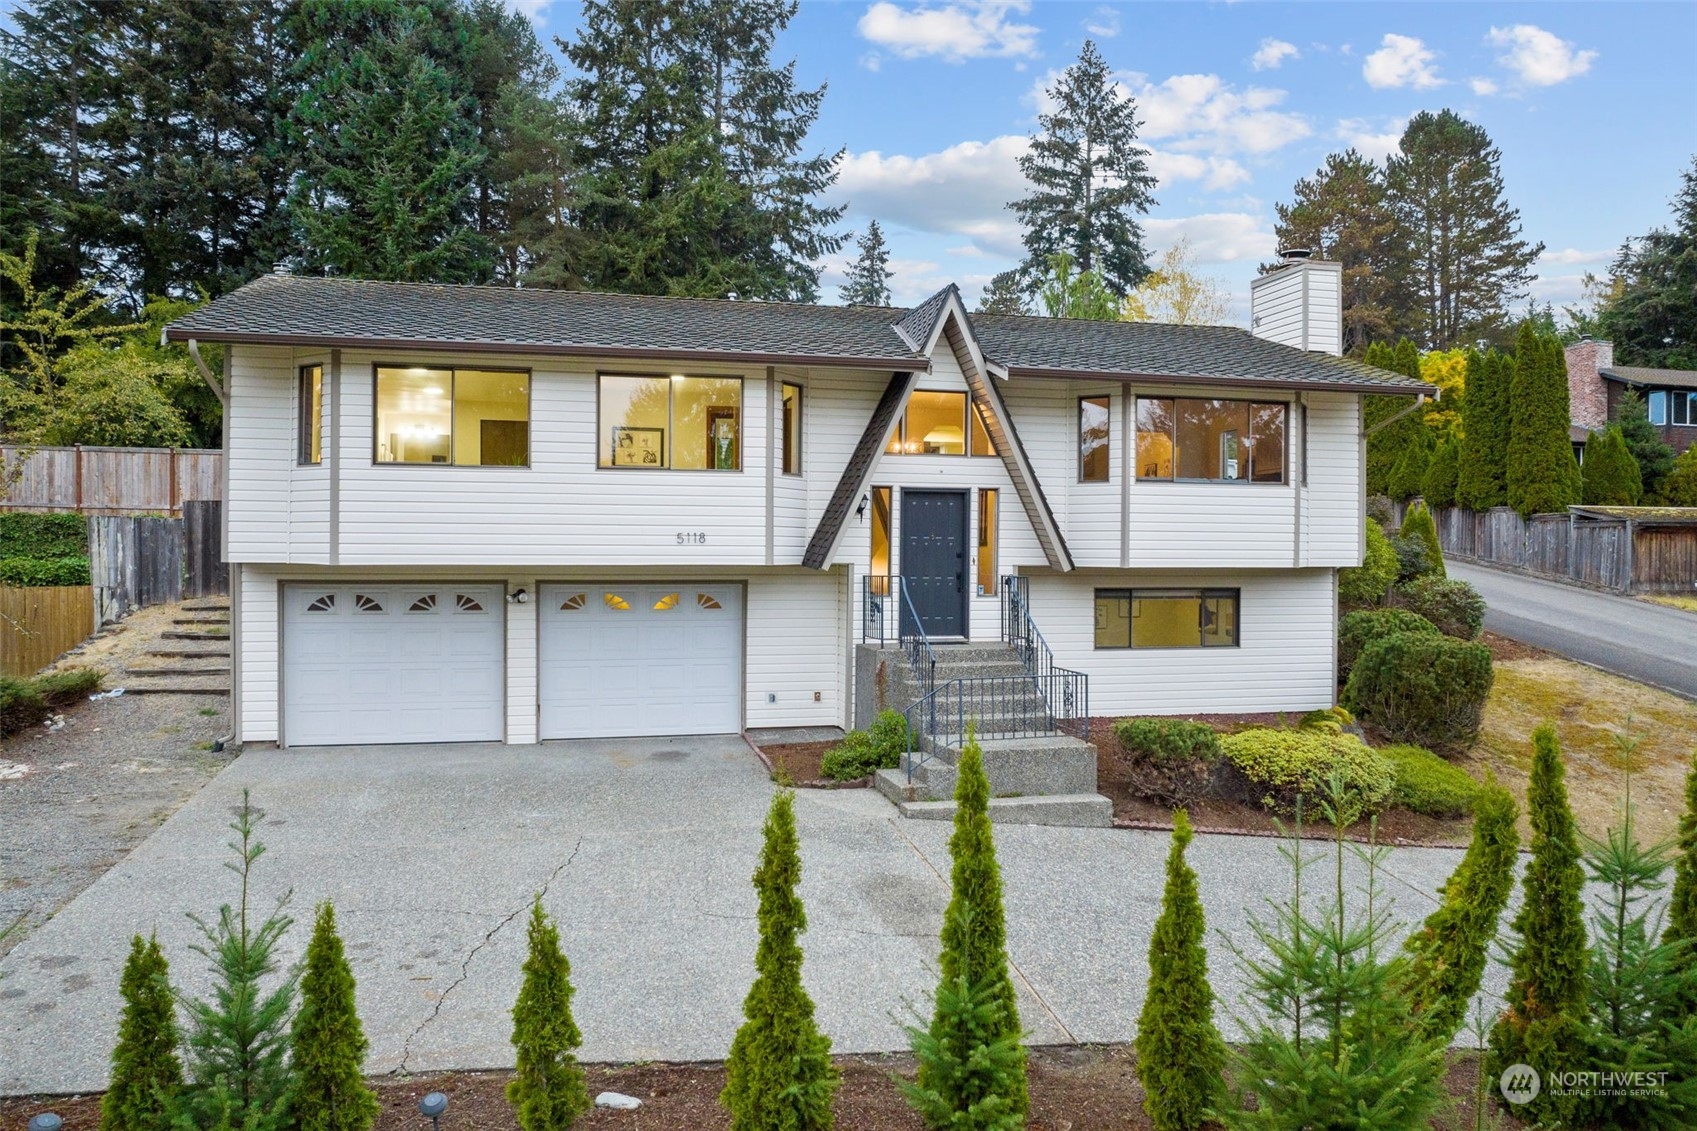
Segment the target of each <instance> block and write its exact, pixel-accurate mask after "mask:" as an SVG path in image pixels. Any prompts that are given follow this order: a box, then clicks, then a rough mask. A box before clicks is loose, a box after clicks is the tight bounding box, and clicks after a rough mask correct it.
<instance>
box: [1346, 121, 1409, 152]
mask: <svg viewBox="0 0 1697 1131" xmlns="http://www.w3.org/2000/svg"><path fill="white" fill-rule="evenodd" d="M1407 126H1408V119H1407V118H1392V119H1390V120H1389V121H1388V122H1384V123H1381V124H1379V125H1377V126H1376V125H1375V124H1374V123H1373V122H1371V121H1369V120H1368V119H1366V118H1340V119H1338V124H1337V129H1336V130H1334V131H1333V132H1334V133H1335V134H1336V135H1337V136H1338V137H1340V138H1342V139H1343V140H1344V141H1346V142H1348V143H1349V144H1350V145H1351V146H1353V147H1354V148H1355V149H1356V150H1357V151H1358V152H1359V153H1360V154H1361V156H1363V157H1370V158H1372V159H1373V160H1375V161H1383V160H1384V159H1385V158H1386V157H1395V156H1396V155H1397V154H1399V153H1401V152H1402V131H1403V130H1404V129H1406V128H1407Z"/></svg>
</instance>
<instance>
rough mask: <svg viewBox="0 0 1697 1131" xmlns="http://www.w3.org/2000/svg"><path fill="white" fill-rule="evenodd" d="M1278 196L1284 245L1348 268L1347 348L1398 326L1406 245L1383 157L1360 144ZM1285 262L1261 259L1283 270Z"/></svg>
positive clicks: (1276, 228)
mask: <svg viewBox="0 0 1697 1131" xmlns="http://www.w3.org/2000/svg"><path fill="white" fill-rule="evenodd" d="M1291 195H1292V198H1293V199H1292V201H1291V203H1290V204H1278V205H1275V206H1274V211H1275V212H1276V213H1277V214H1278V219H1277V221H1275V222H1274V224H1273V233H1274V235H1275V236H1276V237H1277V238H1278V243H1279V246H1280V247H1281V248H1286V247H1304V248H1308V249H1309V250H1310V251H1312V252H1314V254H1315V256H1316V257H1317V258H1319V259H1327V260H1331V261H1333V262H1335V263H1338V264H1340V265H1341V266H1342V268H1343V350H1344V353H1346V354H1350V355H1352V356H1358V355H1359V354H1360V353H1361V351H1363V350H1365V349H1366V348H1367V345H1368V343H1369V342H1375V341H1384V340H1386V339H1388V338H1389V337H1390V336H1391V333H1392V331H1393V329H1394V318H1395V314H1394V311H1393V310H1392V309H1391V306H1390V301H1389V300H1390V297H1391V295H1390V287H1391V282H1392V279H1393V277H1394V274H1395V271H1394V266H1395V262H1396V258H1397V256H1398V255H1399V254H1400V253H1401V248H1400V245H1399V244H1398V242H1397V240H1396V239H1395V238H1394V237H1395V233H1396V221H1395V220H1394V219H1393V218H1392V216H1391V212H1390V207H1389V205H1388V204H1387V203H1386V200H1385V178H1384V174H1383V173H1382V172H1381V171H1380V169H1379V166H1378V164H1377V163H1376V162H1374V161H1371V160H1369V159H1368V158H1366V157H1363V156H1362V155H1361V154H1359V153H1357V152H1356V151H1355V150H1354V149H1346V150H1345V151H1344V152H1342V153H1333V154H1331V155H1330V156H1328V157H1327V158H1326V164H1325V165H1324V166H1323V167H1321V168H1320V169H1319V170H1317V171H1316V172H1315V173H1314V175H1313V176H1312V177H1306V178H1304V179H1302V180H1299V181H1297V182H1296V187H1295V188H1294V189H1293V190H1292V193H1291ZM1277 266H1278V265H1268V266H1264V267H1262V269H1261V270H1262V271H1263V272H1266V271H1269V270H1276V269H1277Z"/></svg>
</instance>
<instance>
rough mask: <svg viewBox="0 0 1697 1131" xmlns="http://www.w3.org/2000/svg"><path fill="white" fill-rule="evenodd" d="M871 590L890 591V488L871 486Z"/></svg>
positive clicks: (882, 592)
mask: <svg viewBox="0 0 1697 1131" xmlns="http://www.w3.org/2000/svg"><path fill="white" fill-rule="evenodd" d="M872 590H873V592H875V593H879V594H884V593H888V592H889V591H890V489H889V488H888V487H874V488H872Z"/></svg>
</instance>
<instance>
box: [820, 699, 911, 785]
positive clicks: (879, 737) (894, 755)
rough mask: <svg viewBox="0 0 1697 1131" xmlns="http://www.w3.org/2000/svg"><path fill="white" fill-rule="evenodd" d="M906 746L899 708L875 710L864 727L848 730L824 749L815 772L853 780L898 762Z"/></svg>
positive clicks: (895, 766) (829, 776)
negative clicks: (834, 742) (869, 721)
mask: <svg viewBox="0 0 1697 1131" xmlns="http://www.w3.org/2000/svg"><path fill="white" fill-rule="evenodd" d="M907 748H908V732H907V719H906V717H905V716H903V715H902V713H901V712H900V711H879V712H878V717H877V718H875V719H873V720H872V726H871V728H870V729H868V730H851V731H849V732H848V733H847V734H845V735H843V740H842V742H840V743H838V744H837V745H836V746H835V747H833V748H832V749H830V750H828V751H827V752H826V753H825V757H824V759H823V760H822V761H821V762H820V764H819V772H820V773H822V774H824V775H825V776H826V777H828V778H830V779H832V780H833V781H853V780H854V779H855V778H863V777H865V776H866V775H867V774H870V773H874V772H876V771H878V770H893V769H896V768H897V767H899V766H900V765H901V759H902V754H903V753H904V752H905V751H906V750H907Z"/></svg>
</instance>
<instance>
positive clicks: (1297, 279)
mask: <svg viewBox="0 0 1697 1131" xmlns="http://www.w3.org/2000/svg"><path fill="white" fill-rule="evenodd" d="M1310 255H1311V253H1310V252H1309V251H1308V250H1307V249H1306V248H1286V249H1281V250H1280V252H1279V257H1280V258H1281V259H1282V260H1283V263H1282V264H1281V265H1280V266H1279V269H1278V270H1277V271H1272V272H1269V273H1268V274H1265V275H1262V276H1260V277H1259V278H1257V279H1254V280H1252V281H1251V282H1250V284H1249V332H1250V333H1251V334H1254V335H1255V336H1256V337H1257V338H1266V339H1267V340H1268V341H1270V342H1279V343H1281V344H1283V345H1287V346H1295V347H1296V348H1297V349H1299V350H1309V351H1312V352H1314V353H1329V354H1332V355H1333V356H1334V357H1335V356H1338V355H1340V354H1342V353H1343V264H1341V263H1330V262H1327V261H1325V260H1320V259H1311V258H1310Z"/></svg>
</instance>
